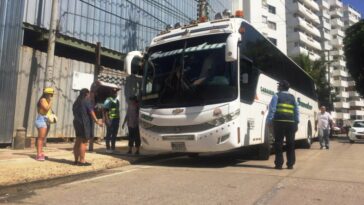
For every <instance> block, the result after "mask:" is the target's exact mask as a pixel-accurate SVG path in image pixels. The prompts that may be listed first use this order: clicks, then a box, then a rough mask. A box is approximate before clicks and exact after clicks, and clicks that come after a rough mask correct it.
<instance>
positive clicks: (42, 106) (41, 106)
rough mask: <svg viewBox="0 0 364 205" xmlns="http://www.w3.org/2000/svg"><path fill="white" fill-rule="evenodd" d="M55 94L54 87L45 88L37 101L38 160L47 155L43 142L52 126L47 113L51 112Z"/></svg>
mask: <svg viewBox="0 0 364 205" xmlns="http://www.w3.org/2000/svg"><path fill="white" fill-rule="evenodd" d="M53 94H54V90H53V88H45V89H44V90H43V94H42V96H41V97H40V98H39V100H38V103H37V111H38V116H37V119H36V120H35V126H36V127H37V129H38V137H37V146H36V147H37V156H36V157H35V159H36V160H37V161H44V160H45V155H44V152H43V143H44V139H45V138H46V136H47V134H48V131H49V128H50V125H49V122H48V118H47V114H48V112H51V107H52V97H53Z"/></svg>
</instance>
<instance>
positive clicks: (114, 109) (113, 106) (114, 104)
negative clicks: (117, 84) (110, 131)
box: [108, 98, 120, 119]
mask: <svg viewBox="0 0 364 205" xmlns="http://www.w3.org/2000/svg"><path fill="white" fill-rule="evenodd" d="M108 100H109V110H108V112H109V118H110V119H118V118H120V110H119V100H118V99H115V100H114V99H113V98H108Z"/></svg>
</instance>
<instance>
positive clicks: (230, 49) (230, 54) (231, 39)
mask: <svg viewBox="0 0 364 205" xmlns="http://www.w3.org/2000/svg"><path fill="white" fill-rule="evenodd" d="M239 40H240V35H239V34H237V33H232V34H230V35H229V36H228V38H227V40H226V47H225V61H226V62H233V61H236V60H238V42H239Z"/></svg>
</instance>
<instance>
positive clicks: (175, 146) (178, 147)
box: [171, 142, 186, 152]
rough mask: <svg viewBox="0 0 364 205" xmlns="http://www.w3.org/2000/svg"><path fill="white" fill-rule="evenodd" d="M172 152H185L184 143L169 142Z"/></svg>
mask: <svg viewBox="0 0 364 205" xmlns="http://www.w3.org/2000/svg"><path fill="white" fill-rule="evenodd" d="M171 146H172V151H174V152H185V151H186V144H185V143H184V142H171Z"/></svg>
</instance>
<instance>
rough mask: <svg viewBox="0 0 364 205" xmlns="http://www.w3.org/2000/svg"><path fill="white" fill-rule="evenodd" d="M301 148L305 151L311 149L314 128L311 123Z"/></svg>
mask: <svg viewBox="0 0 364 205" xmlns="http://www.w3.org/2000/svg"><path fill="white" fill-rule="evenodd" d="M300 144H301V147H302V148H304V149H310V148H311V144H312V126H311V123H310V122H308V126H307V138H306V139H303V140H301V143H300Z"/></svg>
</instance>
